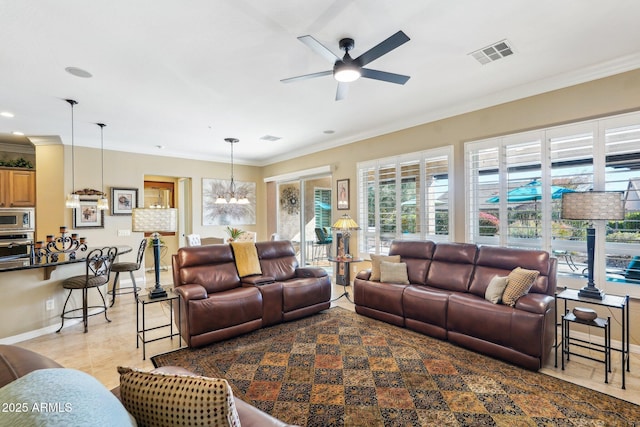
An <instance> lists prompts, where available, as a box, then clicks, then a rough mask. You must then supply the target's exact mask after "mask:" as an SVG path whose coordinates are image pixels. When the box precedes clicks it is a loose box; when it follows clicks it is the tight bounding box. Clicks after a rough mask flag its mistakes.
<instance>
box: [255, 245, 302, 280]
mask: <svg viewBox="0 0 640 427" xmlns="http://www.w3.org/2000/svg"><path fill="white" fill-rule="evenodd" d="M256 249H257V250H258V258H260V268H261V269H262V275H263V276H269V277H273V278H274V279H276V281H283V280H289V279H292V278H294V277H295V275H296V268H298V259H297V258H296V251H295V250H294V249H293V245H292V244H291V242H290V241H288V240H275V241H268V242H257V243H256Z"/></svg>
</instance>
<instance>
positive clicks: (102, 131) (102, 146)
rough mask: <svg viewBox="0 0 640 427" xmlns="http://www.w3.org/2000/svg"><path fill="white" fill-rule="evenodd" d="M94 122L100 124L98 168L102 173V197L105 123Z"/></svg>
mask: <svg viewBox="0 0 640 427" xmlns="http://www.w3.org/2000/svg"><path fill="white" fill-rule="evenodd" d="M96 124H97V125H98V126H100V163H101V166H100V170H101V174H102V177H101V184H100V185H101V186H100V190H101V191H102V197H106V194H105V193H104V127H105V126H106V125H105V124H104V123H96Z"/></svg>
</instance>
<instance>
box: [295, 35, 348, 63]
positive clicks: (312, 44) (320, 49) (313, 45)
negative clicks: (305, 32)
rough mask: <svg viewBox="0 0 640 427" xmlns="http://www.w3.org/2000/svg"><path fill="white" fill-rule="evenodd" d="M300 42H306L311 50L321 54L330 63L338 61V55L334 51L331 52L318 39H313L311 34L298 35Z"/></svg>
mask: <svg viewBox="0 0 640 427" xmlns="http://www.w3.org/2000/svg"><path fill="white" fill-rule="evenodd" d="M298 40H300V41H301V42H302V43H304V44H306V45H307V46H308V47H309V48H310V49H311V50H313V51H314V52H315V53H317V54H318V55H321V56H323V57H325V58H327V60H329V61H330V62H331V63H334V62H336V61H340V57H338V56H337V55H336V54H335V53H333V52H331V51H330V50H329V49H328V48H327V47H325V45H323V44H322V43H320V42H319V41H318V40H316V39H314V38H313V37H311V36H300V37H298Z"/></svg>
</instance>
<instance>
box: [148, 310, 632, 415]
mask: <svg viewBox="0 0 640 427" xmlns="http://www.w3.org/2000/svg"><path fill="white" fill-rule="evenodd" d="M152 360H153V363H154V364H155V366H166V365H176V366H181V367H184V368H187V369H189V370H191V371H193V372H195V373H196V374H199V375H205V376H210V377H224V378H226V379H227V380H228V381H229V383H230V384H231V387H232V388H233V391H234V393H235V394H236V395H237V396H239V397H240V398H242V399H243V400H245V401H247V402H249V403H251V404H253V405H254V406H256V407H258V408H260V409H262V410H263V411H265V412H268V413H270V414H271V415H273V416H275V417H276V418H279V419H281V420H283V421H286V422H288V423H291V424H297V425H301V426H323V427H324V426H342V425H345V426H367V427H373V426H430V425H438V426H440V425H453V426H491V425H494V426H576V425H580V426H586V425H589V426H591V425H594V426H628V425H635V424H634V423H639V425H640V407H639V406H637V405H634V404H632V403H628V402H625V401H622V400H619V399H616V398H614V397H611V396H607V395H605V394H602V393H598V392H596V391H592V390H589V389H587V388H584V387H581V386H577V385H574V384H571V383H568V382H566V381H562V380H559V379H557V378H553V377H550V376H547V375H544V374H541V373H535V372H530V371H526V370H523V369H520V368H517V367H514V366H511V365H509V364H506V363H503V362H500V361H497V360H495V359H492V358H489V357H486V356H483V355H480V354H477V353H474V352H472V351H468V350H465V349H462V348H459V347H456V346H454V345H451V344H449V343H447V342H445V341H440V340H436V339H433V338H430V337H427V336H424V335H421V334H419V333H415V332H412V331H409V330H407V329H403V328H398V327H395V326H392V325H388V324H386V323H383V322H380V321H377V320H374V319H369V318H367V317H364V316H360V315H358V314H356V313H353V312H351V311H349V310H346V309H342V308H332V309H330V310H327V311H325V312H322V313H319V314H317V315H314V316H311V317H308V318H305V319H301V320H298V321H295V322H289V323H284V324H281V325H277V326H273V327H270V328H265V329H261V330H258V331H255V332H252V333H250V334H247V335H244V336H241V337H237V338H234V339H230V340H227V341H224V342H221V343H218V344H215V345H211V346H208V347H205V348H201V349H183V350H178V351H176V352H172V353H166V354H162V355H158V356H155V357H153V358H152Z"/></svg>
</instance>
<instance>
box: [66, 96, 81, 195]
mask: <svg viewBox="0 0 640 427" xmlns="http://www.w3.org/2000/svg"><path fill="white" fill-rule="evenodd" d="M65 101H67V102H68V103H69V105H71V194H73V193H75V191H76V158H75V144H74V139H75V136H74V133H73V128H74V126H73V106H74V105H76V104H77V103H78V102H77V101H74V100H73V99H66V100H65Z"/></svg>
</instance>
